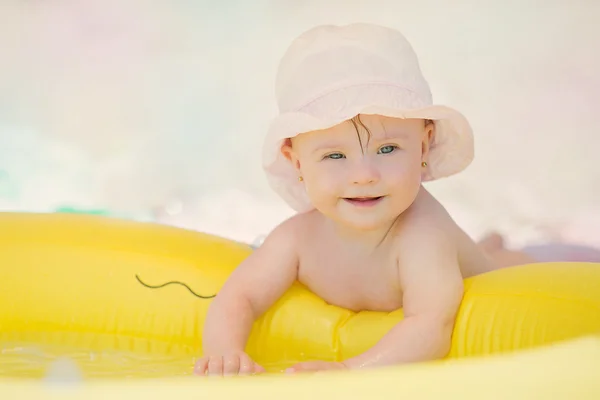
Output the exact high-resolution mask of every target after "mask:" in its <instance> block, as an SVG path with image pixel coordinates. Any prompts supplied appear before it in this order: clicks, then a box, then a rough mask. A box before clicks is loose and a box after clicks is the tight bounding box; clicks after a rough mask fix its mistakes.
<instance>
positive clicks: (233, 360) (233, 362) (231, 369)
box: [223, 354, 240, 376]
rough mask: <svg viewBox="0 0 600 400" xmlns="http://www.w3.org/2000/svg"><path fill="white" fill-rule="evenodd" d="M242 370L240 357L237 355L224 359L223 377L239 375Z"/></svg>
mask: <svg viewBox="0 0 600 400" xmlns="http://www.w3.org/2000/svg"><path fill="white" fill-rule="evenodd" d="M239 370H240V356H239V355H237V354H235V355H232V356H228V357H223V375H224V376H231V375H237V374H238V372H239Z"/></svg>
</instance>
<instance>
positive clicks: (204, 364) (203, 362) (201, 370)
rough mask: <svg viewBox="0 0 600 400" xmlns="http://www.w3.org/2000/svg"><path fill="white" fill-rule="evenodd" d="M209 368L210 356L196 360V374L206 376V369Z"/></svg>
mask: <svg viewBox="0 0 600 400" xmlns="http://www.w3.org/2000/svg"><path fill="white" fill-rule="evenodd" d="M207 368H208V357H202V358H201V359H199V360H198V361H196V365H194V375H200V376H204V375H206V369H207Z"/></svg>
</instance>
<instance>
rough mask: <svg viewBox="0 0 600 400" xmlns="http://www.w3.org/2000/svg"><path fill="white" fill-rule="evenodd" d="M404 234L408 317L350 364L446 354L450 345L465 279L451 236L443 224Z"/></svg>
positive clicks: (402, 247) (401, 261)
mask: <svg viewBox="0 0 600 400" xmlns="http://www.w3.org/2000/svg"><path fill="white" fill-rule="evenodd" d="M406 235H407V236H405V237H402V238H399V264H398V265H399V267H398V268H399V279H400V284H401V286H402V289H403V291H404V292H403V293H404V294H403V296H404V299H403V309H404V319H403V320H402V321H401V322H400V323H398V324H397V325H396V326H394V327H393V328H392V329H391V330H390V331H389V332H388V333H387V334H386V335H385V336H384V337H383V338H382V339H381V340H380V341H379V342H378V343H377V344H376V345H375V346H373V347H372V348H371V349H369V350H368V351H366V352H365V353H363V354H360V355H358V356H356V357H354V358H351V359H349V360H346V361H345V362H344V364H345V365H346V366H347V367H349V368H364V367H372V366H383V365H392V364H397V363H406V362H416V361H426V360H432V359H438V358H443V357H445V356H446V355H447V353H448V352H449V350H450V344H451V339H452V331H453V328H454V319H455V317H456V313H457V311H458V307H459V305H460V303H461V301H462V296H463V279H462V276H461V273H460V268H459V264H458V259H457V249H456V246H455V244H454V242H453V241H452V239H451V238H450V237H449V236H448V235H447V234H446V232H444V231H443V230H441V229H437V228H434V227H420V228H419V227H414V228H411V230H410V232H407V233H406Z"/></svg>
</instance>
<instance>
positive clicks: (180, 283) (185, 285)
mask: <svg viewBox="0 0 600 400" xmlns="http://www.w3.org/2000/svg"><path fill="white" fill-rule="evenodd" d="M135 279H137V280H138V282H139V283H141V284H142V285H143V286H145V287H147V288H149V289H160V288H164V287H165V286H168V285H181V286H183V287H184V288H186V289H187V290H189V292H190V293H191V294H193V295H194V296H196V297H197V298H199V299H203V300H208V299H212V298H213V297H216V296H217V295H216V294H213V295H211V296H202V295H201V294H198V293H196V292H194V291H193V290H192V289H191V288H190V287H189V286H188V285H187V284H185V283H183V282H179V281H169V282H166V283H163V284H162V285H156V286H153V285H149V284H147V283H145V282H144V281H142V280H141V279H140V277H139V276H138V275H136V276H135Z"/></svg>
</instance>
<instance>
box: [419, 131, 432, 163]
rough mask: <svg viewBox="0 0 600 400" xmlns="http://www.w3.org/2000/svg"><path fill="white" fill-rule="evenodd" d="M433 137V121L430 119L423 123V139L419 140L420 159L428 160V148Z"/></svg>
mask: <svg viewBox="0 0 600 400" xmlns="http://www.w3.org/2000/svg"><path fill="white" fill-rule="evenodd" d="M434 137H435V123H434V122H433V121H431V122H428V123H427V125H425V130H424V131H423V140H422V142H421V161H428V159H429V149H430V147H431V142H433V138H434Z"/></svg>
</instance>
